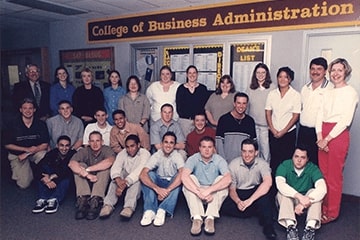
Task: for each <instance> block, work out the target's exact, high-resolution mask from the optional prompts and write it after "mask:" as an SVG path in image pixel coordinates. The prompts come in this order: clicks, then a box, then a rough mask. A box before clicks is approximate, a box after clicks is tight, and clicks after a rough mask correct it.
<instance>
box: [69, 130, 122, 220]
mask: <svg viewBox="0 0 360 240" xmlns="http://www.w3.org/2000/svg"><path fill="white" fill-rule="evenodd" d="M103 143H104V140H103V139H102V135H101V133H99V132H96V131H94V132H92V133H90V135H89V146H87V147H85V148H82V149H80V150H79V151H78V152H77V153H76V154H75V155H74V156H73V157H72V159H71V160H70V162H69V167H70V168H71V170H72V171H73V173H74V180H75V187H76V195H77V204H76V205H77V207H78V209H77V211H76V214H75V219H83V218H85V217H86V219H88V220H93V219H96V218H97V217H98V214H99V212H100V209H101V207H102V202H103V198H104V196H105V190H106V188H107V186H108V183H109V177H110V170H109V169H110V167H111V165H112V164H113V162H114V160H115V156H114V152H113V151H112V150H111V148H110V147H109V146H104V145H103Z"/></svg>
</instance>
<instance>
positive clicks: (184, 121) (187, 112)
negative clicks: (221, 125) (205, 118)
mask: <svg viewBox="0 0 360 240" xmlns="http://www.w3.org/2000/svg"><path fill="white" fill-rule="evenodd" d="M197 80H198V70H197V68H196V67H195V66H194V65H190V66H189V67H188V68H187V69H186V83H184V84H182V85H180V86H179V88H178V89H177V92H176V110H177V112H178V114H179V123H180V126H181V128H182V130H183V133H184V135H185V136H187V135H188V134H189V133H190V132H191V131H192V130H193V129H194V121H193V120H194V118H195V115H196V114H198V113H201V112H203V111H204V106H205V103H206V101H207V99H208V91H207V88H206V87H205V85H203V84H200V83H198V81H197Z"/></svg>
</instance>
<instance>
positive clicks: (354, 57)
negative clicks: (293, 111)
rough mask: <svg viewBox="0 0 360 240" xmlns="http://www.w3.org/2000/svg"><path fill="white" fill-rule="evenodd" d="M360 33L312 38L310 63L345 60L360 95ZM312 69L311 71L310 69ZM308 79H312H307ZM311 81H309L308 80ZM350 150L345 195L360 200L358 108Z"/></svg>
mask: <svg viewBox="0 0 360 240" xmlns="http://www.w3.org/2000/svg"><path fill="white" fill-rule="evenodd" d="M359 43H360V29H358V30H357V31H350V32H343V31H342V32H332V33H320V34H309V36H308V52H307V61H306V62H307V63H310V61H311V59H313V58H315V57H318V56H323V57H325V58H326V59H327V60H328V63H330V62H331V61H332V60H334V59H335V58H338V57H341V58H345V59H346V60H347V61H348V62H349V64H350V66H351V67H352V74H351V76H350V80H349V82H348V83H349V84H350V85H352V86H353V87H354V88H355V89H356V90H357V92H358V94H359V95H360V44H359ZM307 69H308V67H307ZM307 74H308V73H307ZM307 76H308V75H307ZM305 79H307V78H305ZM350 134H351V135H350V136H351V139H350V148H349V153H348V157H347V159H346V162H345V169H344V188H343V193H345V194H350V195H355V196H360V187H359V186H360V185H359V182H360V174H359V169H360V161H359V156H360V148H359V147H358V144H359V142H360V107H359V106H358V107H357V110H356V112H355V116H354V119H353V122H352V125H351V129H350Z"/></svg>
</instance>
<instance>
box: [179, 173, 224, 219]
mask: <svg viewBox="0 0 360 240" xmlns="http://www.w3.org/2000/svg"><path fill="white" fill-rule="evenodd" d="M190 177H191V179H192V180H193V181H194V183H195V184H196V186H198V187H205V186H201V185H200V183H199V181H198V179H197V178H196V176H194V175H190ZM222 177H223V176H218V177H217V178H216V179H215V181H214V183H216V182H218V181H220V179H221V178H222ZM183 193H184V196H185V198H186V201H187V204H188V207H189V209H190V215H191V218H193V217H194V216H195V215H200V216H203V217H207V216H213V217H217V218H218V217H220V215H219V211H220V208H221V205H222V203H223V202H224V200H225V198H226V197H227V195H228V188H225V189H223V190H220V191H217V192H215V193H213V200H212V201H211V202H209V203H207V208H206V211H205V210H204V202H203V201H202V200H201V199H200V198H199V197H198V196H197V195H196V194H194V193H193V192H191V191H189V190H188V189H187V188H186V187H185V186H183Z"/></svg>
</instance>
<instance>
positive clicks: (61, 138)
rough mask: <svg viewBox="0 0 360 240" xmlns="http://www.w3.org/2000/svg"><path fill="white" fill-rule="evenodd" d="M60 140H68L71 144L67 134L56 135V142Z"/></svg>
mask: <svg viewBox="0 0 360 240" xmlns="http://www.w3.org/2000/svg"><path fill="white" fill-rule="evenodd" d="M61 140H65V141H68V142H69V143H70V144H71V139H70V137H69V136H67V135H61V136H60V137H58V139H57V141H56V143H59V142H60V141H61Z"/></svg>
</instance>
